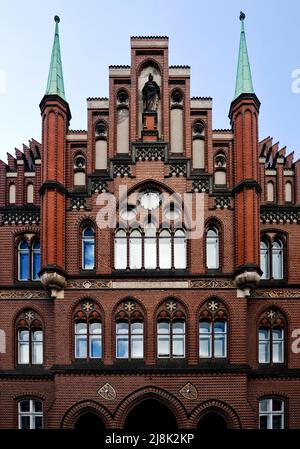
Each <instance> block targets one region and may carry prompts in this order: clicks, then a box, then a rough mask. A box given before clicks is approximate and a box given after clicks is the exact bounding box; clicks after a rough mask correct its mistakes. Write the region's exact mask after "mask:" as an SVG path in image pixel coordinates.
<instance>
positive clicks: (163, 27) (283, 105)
mask: <svg viewBox="0 0 300 449" xmlns="http://www.w3.org/2000/svg"><path fill="white" fill-rule="evenodd" d="M240 10H243V11H244V12H245V13H246V16H247V17H246V22H245V26H246V35H247V44H248V51H249V57H250V62H251V68H252V77H253V84H254V89H255V92H256V94H257V96H258V97H259V99H260V101H261V103H262V106H261V112H260V138H264V137H266V136H269V135H270V136H273V137H274V142H277V141H280V144H281V146H287V148H288V150H290V151H292V150H295V152H296V155H297V157H300V126H299V124H300V93H298V94H296V93H293V91H292V83H293V78H292V73H293V72H294V71H295V70H296V69H300V51H299V46H300V34H299V22H300V2H299V0H287V1H285V2H283V1H279V0H263V1H261V0H224V1H223V0H218V1H217V0H210V1H207V0H205V1H203V0H185V1H182V0H127V1H126V0H110V1H108V0H105V1H103V0H85V1H83V0H59V1H58V0H51V2H50V1H40V0H27V1H23V0H22V1H21V0H15V1H11V0H9V1H7V0H0V13H1V27H0V158H1V159H3V160H6V152H12V153H13V151H14V148H15V147H19V148H22V143H23V142H24V143H27V142H28V139H29V138H31V137H34V138H36V139H37V140H40V138H41V137H40V136H41V129H40V124H41V120H40V112H39V102H40V100H41V99H42V97H43V94H44V91H45V88H46V83H47V76H48V69H49V62H50V53H51V47H52V42H53V35H54V25H55V24H54V20H53V16H54V15H55V14H58V15H59V16H60V18H61V22H60V37H61V51H62V61H63V69H64V81H65V91H66V97H67V100H68V102H69V104H70V108H71V112H72V116H73V118H72V121H71V128H72V129H86V98H87V97H89V96H108V66H109V65H110V64H130V36H131V35H168V36H169V61H170V64H188V65H191V95H192V96H196V95H199V96H212V97H213V99H214V102H213V127H214V128H228V127H229V121H228V110H229V106H230V102H231V100H232V98H233V94H234V84H235V74H236V66H237V55H238V45H239V32H240V22H239V20H238V18H239V12H240Z"/></svg>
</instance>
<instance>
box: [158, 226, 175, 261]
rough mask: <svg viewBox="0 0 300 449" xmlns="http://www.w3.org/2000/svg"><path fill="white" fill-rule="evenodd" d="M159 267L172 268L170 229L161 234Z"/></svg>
mask: <svg viewBox="0 0 300 449" xmlns="http://www.w3.org/2000/svg"><path fill="white" fill-rule="evenodd" d="M159 267H160V268H171V267H172V241H171V233H170V231H169V230H168V229H163V230H162V231H161V232H160V234H159Z"/></svg>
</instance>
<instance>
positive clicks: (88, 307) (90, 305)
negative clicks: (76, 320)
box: [82, 301, 94, 312]
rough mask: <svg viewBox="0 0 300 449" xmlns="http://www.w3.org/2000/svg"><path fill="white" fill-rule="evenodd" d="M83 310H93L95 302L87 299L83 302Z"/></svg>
mask: <svg viewBox="0 0 300 449" xmlns="http://www.w3.org/2000/svg"><path fill="white" fill-rule="evenodd" d="M82 310H84V311H85V312H91V311H92V310H94V304H93V303H92V302H91V301H85V302H84V303H83V304H82Z"/></svg>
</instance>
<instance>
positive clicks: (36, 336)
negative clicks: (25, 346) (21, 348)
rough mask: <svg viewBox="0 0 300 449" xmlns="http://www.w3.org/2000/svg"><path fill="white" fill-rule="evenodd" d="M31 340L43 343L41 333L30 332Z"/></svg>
mask: <svg viewBox="0 0 300 449" xmlns="http://www.w3.org/2000/svg"><path fill="white" fill-rule="evenodd" d="M32 340H33V341H43V331H41V330H38V331H33V332H32Z"/></svg>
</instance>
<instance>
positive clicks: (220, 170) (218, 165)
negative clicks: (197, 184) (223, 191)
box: [214, 152, 227, 186]
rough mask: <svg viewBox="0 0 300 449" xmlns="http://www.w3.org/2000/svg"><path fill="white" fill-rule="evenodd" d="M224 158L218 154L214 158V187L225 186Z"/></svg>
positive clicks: (220, 153) (223, 155)
mask: <svg viewBox="0 0 300 449" xmlns="http://www.w3.org/2000/svg"><path fill="white" fill-rule="evenodd" d="M226 165H227V164H226V156H225V154H224V153H223V152H219V153H217V154H216V156H215V177H214V179H215V185H216V186H226Z"/></svg>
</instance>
